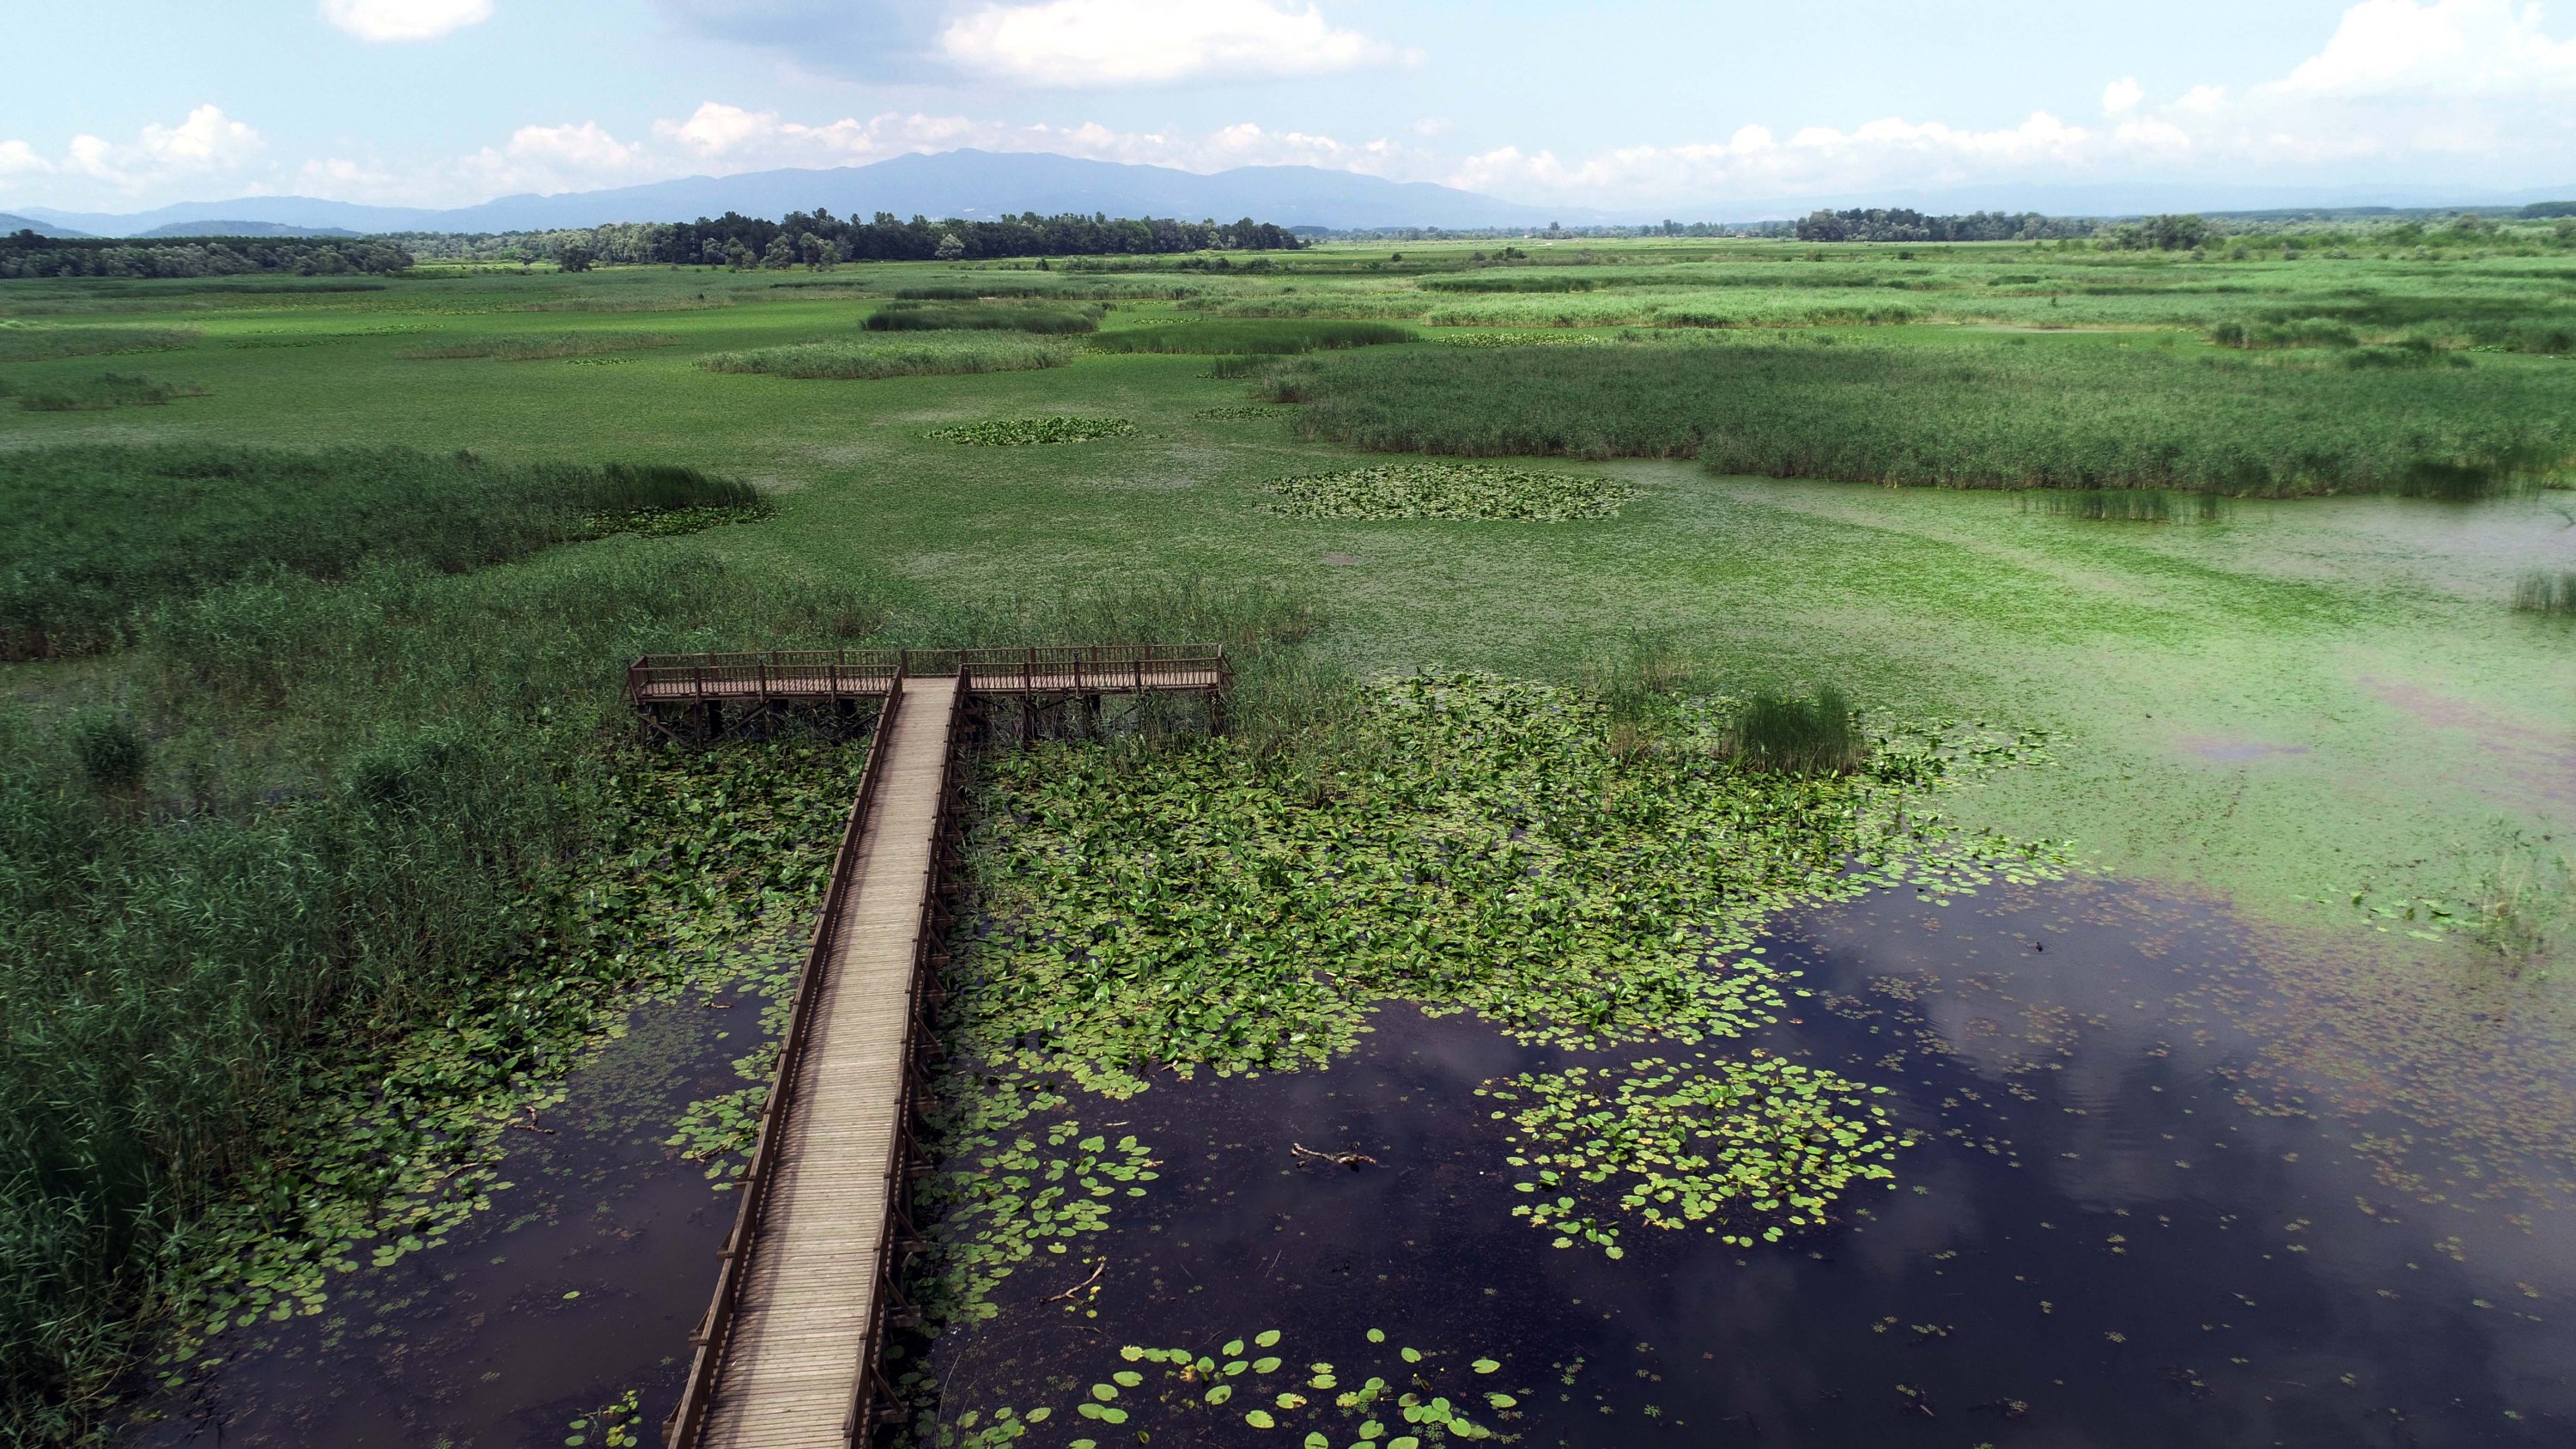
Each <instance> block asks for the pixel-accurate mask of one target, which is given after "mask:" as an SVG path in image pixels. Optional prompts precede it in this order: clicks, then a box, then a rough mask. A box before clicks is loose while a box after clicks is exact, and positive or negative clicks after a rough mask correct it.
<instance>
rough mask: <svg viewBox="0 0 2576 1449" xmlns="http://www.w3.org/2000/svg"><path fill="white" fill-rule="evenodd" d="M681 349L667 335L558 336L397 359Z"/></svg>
mask: <svg viewBox="0 0 2576 1449" xmlns="http://www.w3.org/2000/svg"><path fill="white" fill-rule="evenodd" d="M679 345H680V339H679V338H678V337H676V336H674V335H672V334H671V333H668V332H558V333H553V334H550V335H547V336H543V337H459V338H455V339H452V340H442V341H438V342H425V343H422V344H420V345H419V346H417V347H406V348H404V349H403V350H402V351H400V352H398V353H396V354H395V356H397V357H404V358H409V359H411V360H413V361H447V360H452V359H462V358H473V357H489V358H492V359H494V360H495V361H499V362H548V361H553V360H556V359H560V358H566V357H598V356H601V355H603V354H606V353H613V352H640V351H643V350H645V349H648V348H655V347H677V346H679Z"/></svg>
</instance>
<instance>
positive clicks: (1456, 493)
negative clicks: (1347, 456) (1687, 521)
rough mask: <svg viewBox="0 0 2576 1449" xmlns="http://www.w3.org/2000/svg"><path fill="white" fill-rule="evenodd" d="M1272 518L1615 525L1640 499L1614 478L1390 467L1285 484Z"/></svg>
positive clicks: (1278, 487) (1274, 489)
mask: <svg viewBox="0 0 2576 1449" xmlns="http://www.w3.org/2000/svg"><path fill="white" fill-rule="evenodd" d="M1267 491H1268V492H1269V494H1270V496H1271V503H1270V511H1271V512H1273V513H1278V514H1282V515H1284V516H1286V517H1289V518H1483V519H1503V520H1510V521H1514V522H1525V523H1556V522H1564V521H1566V520H1569V519H1577V518H1609V517H1612V516H1614V515H1616V514H1617V513H1618V511H1619V506H1620V505H1621V504H1623V503H1626V502H1628V501H1629V500H1630V499H1633V498H1635V497H1637V496H1638V491H1637V489H1636V488H1635V487H1634V486H1632V485H1630V484H1626V483H1622V482H1620V481H1618V480H1617V479H1614V478H1596V477H1586V476H1584V475H1581V474H1575V473H1548V472H1541V471H1540V470H1538V469H1535V468H1505V467H1499V466H1497V465H1495V464H1491V463H1388V464H1382V465H1380V466H1378V467H1375V468H1355V469H1352V470H1351V471H1349V472H1347V473H1315V474H1309V475H1306V476H1304V477H1298V478H1283V479H1280V480H1279V481H1278V482H1276V483H1273V484H1271V485H1270V486H1269V488H1268V490H1267Z"/></svg>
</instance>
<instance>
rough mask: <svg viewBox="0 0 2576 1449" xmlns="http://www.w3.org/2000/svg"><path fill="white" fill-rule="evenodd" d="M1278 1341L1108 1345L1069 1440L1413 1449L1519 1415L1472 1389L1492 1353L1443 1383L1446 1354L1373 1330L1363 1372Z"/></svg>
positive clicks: (985, 1437)
mask: <svg viewBox="0 0 2576 1449" xmlns="http://www.w3.org/2000/svg"><path fill="white" fill-rule="evenodd" d="M1284 1338H1285V1335H1284V1334H1282V1333H1281V1332H1280V1330H1278V1329H1275V1328H1270V1329H1264V1330H1262V1331H1261V1332H1259V1333H1253V1334H1247V1335H1244V1336H1242V1337H1238V1338H1232V1339H1228V1340H1227V1341H1226V1342H1224V1343H1222V1344H1216V1345H1211V1346H1209V1347H1206V1348H1203V1349H1193V1348H1188V1347H1155V1346H1148V1345H1144V1344H1133V1343H1131V1344H1127V1345H1125V1346H1124V1347H1122V1348H1120V1349H1119V1350H1118V1357H1119V1359H1120V1361H1121V1362H1122V1364H1124V1365H1125V1366H1124V1367H1121V1368H1117V1369H1114V1370H1112V1371H1111V1372H1110V1373H1109V1374H1107V1375H1106V1376H1105V1377H1104V1378H1102V1379H1101V1380H1099V1381H1098V1382H1095V1383H1093V1384H1091V1385H1090V1386H1089V1387H1088V1388H1087V1389H1085V1390H1084V1392H1083V1394H1082V1395H1081V1397H1079V1398H1077V1399H1076V1400H1075V1401H1074V1407H1073V1414H1072V1417H1073V1418H1075V1419H1077V1420H1081V1421H1083V1422H1082V1423H1081V1424H1079V1425H1077V1426H1076V1431H1077V1433H1079V1434H1081V1435H1083V1436H1084V1437H1077V1438H1075V1439H1072V1440H1070V1441H1069V1442H1068V1445H1067V1449H1101V1439H1095V1438H1091V1437H1088V1436H1089V1435H1092V1434H1098V1435H1101V1436H1102V1437H1103V1438H1105V1439H1107V1440H1108V1441H1110V1442H1112V1443H1118V1442H1127V1441H1129V1440H1131V1439H1132V1441H1133V1442H1136V1443H1145V1442H1148V1441H1149V1440H1155V1439H1160V1438H1163V1437H1165V1436H1171V1435H1185V1436H1187V1437H1186V1439H1185V1440H1184V1442H1193V1443H1206V1442H1219V1443H1235V1442H1260V1441H1257V1440H1254V1441H1240V1440H1239V1439H1238V1436H1239V1435H1240V1433H1241V1431H1242V1430H1245V1429H1250V1430H1254V1431H1258V1432H1260V1433H1263V1434H1270V1433H1276V1434H1278V1435H1280V1436H1281V1439H1280V1442H1282V1443H1285V1444H1294V1445H1296V1446H1298V1449H1337V1446H1346V1449H1423V1446H1425V1445H1432V1444H1446V1443H1450V1442H1452V1441H1457V1442H1467V1443H1473V1442H1476V1441H1479V1440H1486V1439H1495V1438H1499V1437H1507V1436H1504V1435H1501V1434H1499V1433H1498V1431H1497V1430H1496V1429H1495V1427H1494V1425H1495V1424H1504V1423H1508V1422H1510V1421H1513V1420H1516V1419H1518V1418H1519V1417H1521V1415H1520V1413H1519V1408H1520V1399H1519V1397H1518V1396H1516V1395H1513V1394H1510V1393H1505V1392H1503V1391H1501V1390H1499V1389H1480V1388H1474V1387H1470V1385H1473V1384H1475V1383H1476V1382H1477V1381H1478V1380H1488V1381H1490V1380H1489V1379H1488V1376H1490V1375H1492V1374H1495V1373H1499V1372H1500V1371H1501V1370H1502V1367H1503V1366H1502V1364H1501V1363H1500V1362H1499V1361H1497V1360H1495V1359H1491V1358H1478V1359H1476V1360H1474V1361H1473V1362H1471V1363H1469V1364H1467V1365H1466V1366H1465V1367H1466V1371H1467V1375H1470V1376H1472V1377H1467V1376H1461V1375H1458V1374H1457V1373H1456V1371H1455V1370H1454V1369H1453V1370H1449V1371H1448V1372H1447V1374H1446V1377H1447V1378H1448V1380H1449V1382H1446V1383H1444V1382H1442V1381H1441V1380H1442V1376H1443V1367H1442V1365H1441V1364H1440V1363H1439V1360H1440V1359H1441V1358H1443V1357H1445V1355H1442V1354H1439V1353H1435V1352H1426V1351H1424V1350H1422V1349H1418V1348H1412V1347H1409V1346H1402V1345H1397V1344H1394V1343H1392V1342H1391V1341H1390V1340H1389V1339H1388V1337H1387V1335H1386V1332H1385V1330H1383V1329H1377V1328H1372V1329H1369V1330H1368V1331H1367V1335H1366V1344H1367V1346H1366V1347H1365V1349H1363V1350H1361V1354H1362V1356H1363V1357H1365V1358H1369V1359H1376V1360H1380V1362H1377V1363H1375V1364H1374V1365H1373V1367H1375V1368H1376V1369H1377V1371H1376V1372H1366V1373H1364V1372H1360V1371H1355V1370H1353V1369H1350V1368H1348V1367H1345V1366H1341V1365H1337V1364H1335V1363H1333V1362H1331V1361H1329V1360H1322V1359H1318V1360H1314V1361H1311V1362H1307V1363H1303V1364H1299V1363H1296V1362H1293V1361H1292V1360H1291V1359H1290V1357H1289V1354H1288V1353H1287V1351H1286V1350H1287V1345H1286V1344H1285V1343H1284V1342H1283V1341H1282V1340H1283V1339H1284ZM1462 1377H1463V1378H1464V1382H1463V1383H1462V1382H1459V1381H1458V1380H1459V1379H1460V1378H1462ZM1075 1382H1077V1383H1078V1382H1080V1380H1078V1379H1077V1380H1076V1381H1075ZM1444 1390H1445V1391H1444ZM1054 1418H1055V1410H1054V1408H1053V1406H1042V1407H1039V1408H1033V1409H1030V1410H1027V1411H1026V1412H1021V1411H1019V1410H1017V1409H1013V1408H1002V1409H998V1410H996V1411H994V1413H993V1414H992V1415H991V1416H990V1418H989V1419H987V1418H986V1417H985V1416H984V1415H982V1414H981V1413H979V1412H976V1411H971V1410H970V1411H968V1412H967V1413H965V1414H962V1415H960V1416H958V1417H957V1419H955V1420H954V1421H951V1422H947V1423H941V1424H938V1425H936V1426H935V1427H934V1428H933V1429H931V1430H929V1431H928V1432H925V1433H923V1434H922V1435H921V1436H920V1442H922V1443H924V1444H926V1445H931V1446H936V1449H1000V1446H1002V1445H1006V1444H1013V1443H1017V1442H1019V1441H1020V1440H1022V1439H1024V1438H1026V1437H1027V1436H1028V1435H1030V1434H1032V1433H1035V1432H1039V1430H1040V1426H1043V1425H1046V1424H1048V1423H1049V1422H1050V1421H1052V1420H1053V1419H1054ZM1488 1420H1490V1422H1488ZM1301 1429H1302V1430H1304V1431H1305V1432H1304V1433H1303V1434H1302V1435H1300V1434H1299V1432H1298V1431H1299V1430H1301ZM1328 1431H1329V1432H1328Z"/></svg>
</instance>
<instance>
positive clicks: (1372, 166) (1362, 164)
mask: <svg viewBox="0 0 2576 1449" xmlns="http://www.w3.org/2000/svg"><path fill="white" fill-rule="evenodd" d="M653 133H654V135H655V136H656V137H657V138H659V139H660V140H662V141H663V142H665V143H667V144H668V145H669V146H671V147H673V148H674V149H675V152H676V153H677V154H676V156H675V157H674V167H675V168H676V167H677V165H678V164H679V161H680V158H685V160H686V163H687V164H688V165H691V166H699V167H703V166H709V165H712V166H715V167H717V168H718V169H720V170H727V171H733V170H752V169H758V168H762V167H776V166H860V165H866V164H867V163H869V162H872V161H882V160H885V159H886V158H888V157H891V156H900V155H904V154H907V153H912V152H931V151H950V150H955V149H957V148H959V147H964V146H972V147H975V148H977V149H980V150H985V151H1045V152H1053V153H1055V154H1057V155H1064V156H1082V157H1087V158H1090V159H1092V160H1099V161H1128V162H1142V163H1146V164H1150V165H1157V166H1176V167H1179V168H1181V169H1183V170H1190V171H1219V170H1223V169H1225V168H1227V167H1230V166H1260V165H1274V166H1275V165H1299V166H1328V167H1337V168H1340V169H1344V170H1360V171H1379V170H1382V169H1385V168H1387V167H1389V166H1391V165H1393V164H1394V162H1395V159H1396V154H1397V149H1398V148H1396V147H1395V146H1393V145H1392V143H1389V142H1387V141H1383V140H1379V141H1366V142H1358V143H1349V142H1343V141H1339V140H1336V139H1334V138H1333V137H1331V136H1323V135H1315V134H1310V133H1307V132H1302V131H1273V130H1268V129H1265V128H1263V127H1261V126H1257V125H1253V124H1251V123H1249V122H1246V123H1243V124H1239V125H1233V126H1226V127H1222V128H1220V129H1218V130H1215V131H1211V132H1205V133H1199V134H1187V133H1183V134H1170V133H1165V132H1160V131H1113V130H1111V129H1110V128H1108V127H1106V126H1103V125H1100V124H1099V123H1097V122H1085V123H1082V124H1079V125H1069V126H1057V125H1045V124H1038V125H1013V124H1009V123H1006V122H1000V121H981V120H975V119H973V118H971V117H966V116H938V115H929V114H926V113H923V112H919V111H914V112H901V111H887V112H883V113H881V114H879V115H875V116H871V117H869V118H868V119H866V120H860V119H858V118H857V117H854V116H853V117H844V118H843V119H841V120H837V121H831V122H828V123H824V124H820V125H809V124H806V123H803V122H798V121H790V120H786V119H784V118H782V117H781V116H780V115H779V114H778V113H777V112H775V111H751V110H746V109H744V108H742V107H740V106H733V105H727V104H725V103H723V102H721V101H708V102H706V103H704V104H702V105H700V106H699V107H698V108H697V110H696V111H694V112H692V113H691V114H690V115H689V116H688V118H687V119H685V120H679V121H657V122H655V123H654V125H653ZM673 174H678V172H677V169H674V171H673Z"/></svg>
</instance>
